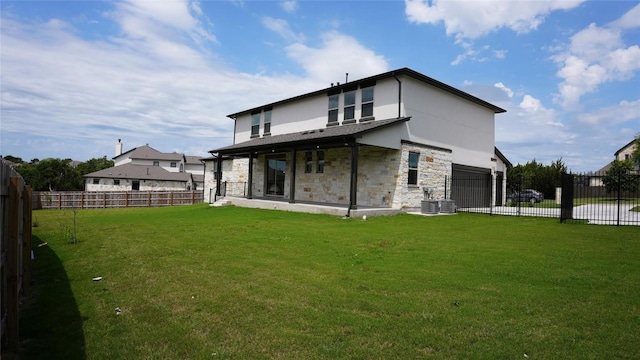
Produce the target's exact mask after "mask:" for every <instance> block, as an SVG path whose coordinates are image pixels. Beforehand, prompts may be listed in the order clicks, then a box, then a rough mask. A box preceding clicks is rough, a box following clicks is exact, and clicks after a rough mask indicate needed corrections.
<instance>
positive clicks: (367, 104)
mask: <svg viewBox="0 0 640 360" xmlns="http://www.w3.org/2000/svg"><path fill="white" fill-rule="evenodd" d="M360 116H361V117H363V118H367V117H373V86H370V87H367V88H363V89H362V114H361V115H360Z"/></svg>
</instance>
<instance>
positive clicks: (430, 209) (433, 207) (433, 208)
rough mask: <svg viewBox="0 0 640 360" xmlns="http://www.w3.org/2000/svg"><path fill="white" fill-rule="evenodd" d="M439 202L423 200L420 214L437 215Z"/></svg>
mask: <svg viewBox="0 0 640 360" xmlns="http://www.w3.org/2000/svg"><path fill="white" fill-rule="evenodd" d="M438 208H439V207H438V200H422V202H421V204H420V212H421V213H423V214H437V213H438Z"/></svg>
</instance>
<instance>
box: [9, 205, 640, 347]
mask: <svg viewBox="0 0 640 360" xmlns="http://www.w3.org/2000/svg"><path fill="white" fill-rule="evenodd" d="M34 221H35V222H37V225H38V226H37V227H36V228H34V252H35V262H34V282H35V284H34V288H35V295H34V296H33V298H32V299H30V300H29V301H27V302H26V304H25V306H24V307H23V315H22V318H21V325H20V326H21V338H22V340H23V344H24V351H23V354H22V358H23V359H423V358H430V359H522V358H524V357H525V354H526V356H527V357H528V358H529V359H613V358H618V359H631V358H638V356H639V353H638V344H640V227H637V226H626V227H610V226H591V225H569V224H559V223H558V220H557V219H542V218H525V217H521V218H517V217H500V216H487V215H478V214H462V213H461V214H457V215H454V216H438V217H422V216H413V215H398V216H394V217H376V218H369V219H368V220H366V221H363V220H361V219H342V218H340V217H334V216H324V215H310V214H299V213H288V212H281V211H270V210H256V209H243V208H235V207H222V208H210V207H208V206H207V205H195V206H184V207H172V208H156V209H148V208H145V209H110V210H81V211H79V212H78V213H77V238H78V243H77V244H70V243H69V231H68V230H69V228H70V227H71V226H72V222H73V212H72V211H70V210H66V211H64V210H62V211H60V210H45V211H36V212H34ZM44 242H46V243H47V245H46V246H40V247H38V246H37V245H38V244H41V243H44ZM95 277H102V280H100V281H93V280H92V279H93V278H95ZM116 308H117V309H118V311H117V310H116Z"/></svg>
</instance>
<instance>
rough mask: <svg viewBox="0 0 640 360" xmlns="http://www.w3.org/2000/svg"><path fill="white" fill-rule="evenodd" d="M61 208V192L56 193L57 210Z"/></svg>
mask: <svg viewBox="0 0 640 360" xmlns="http://www.w3.org/2000/svg"><path fill="white" fill-rule="evenodd" d="M60 209H62V193H61V192H59V193H58V210H60Z"/></svg>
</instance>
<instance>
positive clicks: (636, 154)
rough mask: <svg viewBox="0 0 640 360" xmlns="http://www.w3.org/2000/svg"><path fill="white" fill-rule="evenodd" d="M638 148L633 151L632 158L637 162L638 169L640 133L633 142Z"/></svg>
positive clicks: (639, 164) (639, 163)
mask: <svg viewBox="0 0 640 360" xmlns="http://www.w3.org/2000/svg"><path fill="white" fill-rule="evenodd" d="M633 143H634V144H635V146H636V148H635V149H634V150H633V152H632V153H631V159H632V160H633V161H634V162H635V165H636V170H637V169H638V167H640V133H639V134H638V135H636V140H635V141H634V142H633Z"/></svg>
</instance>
